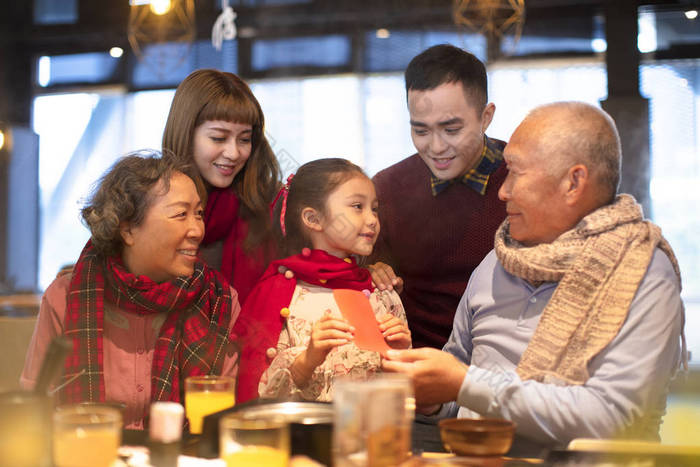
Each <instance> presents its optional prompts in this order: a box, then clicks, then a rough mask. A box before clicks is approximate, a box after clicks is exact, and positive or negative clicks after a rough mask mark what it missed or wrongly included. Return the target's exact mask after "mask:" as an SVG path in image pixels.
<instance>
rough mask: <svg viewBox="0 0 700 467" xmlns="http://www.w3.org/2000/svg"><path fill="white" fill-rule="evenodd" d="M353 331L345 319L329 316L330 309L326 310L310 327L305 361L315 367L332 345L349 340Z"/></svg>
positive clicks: (336, 345) (339, 344)
mask: <svg viewBox="0 0 700 467" xmlns="http://www.w3.org/2000/svg"><path fill="white" fill-rule="evenodd" d="M354 332H355V328H354V327H352V326H350V324H349V323H348V322H347V321H345V320H344V319H342V318H336V317H333V316H331V310H326V312H325V313H324V314H323V316H322V317H321V319H319V320H318V321H316V323H314V326H313V328H312V329H311V339H309V345H308V347H307V348H306V360H307V363H308V364H310V365H313V366H314V368H316V367H317V366H319V365H320V364H321V363H323V361H324V360H325V359H326V356H327V355H328V353H329V352H330V351H331V350H332V349H333V348H334V347H339V346H341V345H345V344H347V343H348V342H350V341H351V340H352V339H353V337H354V336H353V333H354Z"/></svg>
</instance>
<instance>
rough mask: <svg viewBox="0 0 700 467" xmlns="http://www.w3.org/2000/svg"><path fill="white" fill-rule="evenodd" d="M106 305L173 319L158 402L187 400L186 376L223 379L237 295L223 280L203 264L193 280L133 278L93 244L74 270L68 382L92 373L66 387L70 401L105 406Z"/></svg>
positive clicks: (155, 395)
mask: <svg viewBox="0 0 700 467" xmlns="http://www.w3.org/2000/svg"><path fill="white" fill-rule="evenodd" d="M105 303H109V304H112V305H114V306H116V307H117V308H119V309H121V310H124V311H127V312H129V313H137V314H141V315H145V314H151V313H161V312H165V313H168V316H167V318H166V320H165V322H164V323H163V326H162V327H161V329H160V334H159V338H158V340H157V343H156V347H155V350H154V353H153V367H152V369H151V399H152V400H154V401H176V402H179V401H180V400H181V391H182V390H183V389H184V385H183V384H182V381H183V380H184V378H185V377H186V376H190V375H206V374H220V372H221V367H222V364H223V361H224V355H226V353H227V352H228V351H229V349H230V347H231V346H232V345H233V343H232V342H231V340H230V339H229V335H228V329H229V326H230V320H231V311H232V297H231V290H230V288H229V286H228V285H227V284H226V283H225V281H224V280H223V277H221V275H220V274H219V273H218V272H216V271H214V270H212V269H209V268H208V267H207V266H205V265H204V264H203V263H201V262H197V264H196V265H195V268H194V273H193V274H192V276H190V277H188V278H177V279H175V280H173V281H170V282H165V283H162V284H157V283H155V282H153V281H152V280H150V279H149V278H148V277H146V276H136V275H134V274H131V273H130V272H128V271H127V270H126V269H125V267H124V265H123V264H122V262H121V259H120V258H118V257H111V258H106V259H105V258H104V257H103V256H102V255H100V254H98V253H97V252H96V251H95V250H94V248H93V246H92V243H91V242H89V241H88V243H87V245H86V246H85V248H84V249H83V252H82V253H81V254H80V258H79V259H78V262H77V263H76V265H75V268H74V270H73V277H72V279H71V283H70V287H69V290H68V306H67V309H66V316H65V323H64V333H65V335H66V336H68V337H70V338H72V340H73V350H72V353H71V354H70V355H69V356H68V358H67V359H66V364H65V372H64V379H65V380H67V379H70V378H71V377H73V376H75V375H77V374H79V373H80V372H81V371H83V370H84V372H83V373H82V374H81V375H80V376H79V377H78V378H77V379H75V380H74V381H73V382H71V383H70V384H69V385H68V386H67V387H66V388H64V390H63V391H62V399H63V400H64V401H66V402H81V401H104V400H105V382H104V352H103V349H104V346H103V342H102V336H103V330H104V305H105Z"/></svg>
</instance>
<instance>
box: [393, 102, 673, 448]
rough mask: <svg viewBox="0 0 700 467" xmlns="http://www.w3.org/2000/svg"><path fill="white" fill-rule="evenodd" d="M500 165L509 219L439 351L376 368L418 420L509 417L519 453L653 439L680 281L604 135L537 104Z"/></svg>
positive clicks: (585, 113)
mask: <svg viewBox="0 0 700 467" xmlns="http://www.w3.org/2000/svg"><path fill="white" fill-rule="evenodd" d="M504 156H505V160H506V163H507V164H508V170H509V173H508V177H507V178H506V180H505V182H504V183H503V185H502V187H501V189H500V197H501V199H503V200H504V201H505V202H506V209H507V211H508V218H507V220H506V221H504V222H503V224H502V225H501V227H500V228H499V230H498V233H497V234H496V238H495V248H494V250H493V251H492V252H491V253H489V254H488V255H487V256H486V258H484V261H483V262H482V263H481V264H480V265H479V267H478V268H477V269H476V270H475V271H474V274H473V275H472V277H471V278H470V280H469V285H468V286H467V290H466V292H465V293H464V297H463V298H462V301H461V302H460V304H459V308H458V309H457V313H456V315H455V321H454V329H453V331H452V335H451V336H450V339H449V341H448V343H447V345H446V346H445V348H444V351H439V350H435V349H417V350H409V351H401V352H393V353H390V359H391V360H390V361H386V362H385V364H384V368H385V370H388V371H401V372H405V373H408V374H410V375H412V377H413V380H414V384H415V390H416V402H417V403H418V404H419V405H420V406H422V407H423V409H422V412H423V413H432V412H437V411H438V408H439V405H437V404H441V403H445V402H449V403H447V404H444V405H443V406H442V408H441V409H440V411H439V412H437V416H440V417H443V416H461V417H474V416H479V415H481V416H486V417H505V418H508V419H510V420H513V421H514V422H515V423H516V425H517V431H516V433H517V434H518V435H519V441H520V443H519V444H520V446H521V449H522V447H523V446H524V445H527V443H534V445H535V446H540V447H541V446H543V445H544V446H546V447H561V446H566V444H567V443H568V442H569V441H571V440H572V439H574V438H582V437H584V438H623V439H624V438H627V439H630V438H632V439H646V440H658V437H659V425H660V423H661V416H662V415H663V413H664V408H665V406H666V393H667V390H668V385H669V382H670V379H671V378H672V377H673V375H674V374H675V372H676V370H677V368H678V366H679V361H680V360H681V359H682V360H683V362H684V363H686V362H687V358H686V355H687V354H686V352H685V349H684V347H685V346H684V340H683V338H682V323H683V303H682V301H681V297H680V290H681V283H680V272H679V270H678V263H677V262H676V258H675V256H674V255H673V252H672V250H671V247H670V246H669V245H668V243H667V242H666V240H665V239H664V238H663V237H662V236H661V230H660V229H659V228H658V227H657V226H655V225H654V224H652V223H651V222H649V221H645V220H643V218H642V212H641V208H640V206H639V205H638V204H637V203H636V202H635V201H634V198H632V197H631V196H629V195H624V194H623V195H618V196H615V194H616V191H617V186H618V181H619V177H620V160H621V151H620V139H619V136H618V133H617V129H616V128H615V124H614V123H613V121H612V119H611V118H610V116H609V115H607V114H606V113H604V112H603V111H601V110H600V109H598V108H597V107H594V106H591V105H588V104H583V103H577V102H563V103H555V104H548V105H545V106H542V107H540V108H537V109H535V110H534V111H533V112H531V113H530V114H529V115H528V116H527V117H526V118H525V120H524V121H523V122H522V123H521V124H520V126H519V127H518V128H517V129H516V130H515V132H514V133H513V136H512V137H511V139H510V141H509V143H508V146H506V148H505V152H504ZM450 401H452V402H450ZM431 404H435V405H433V406H432V407H430V405H431ZM523 441H525V443H524V442H523ZM530 446H532V444H530Z"/></svg>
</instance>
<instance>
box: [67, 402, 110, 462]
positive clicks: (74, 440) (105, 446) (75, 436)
mask: <svg viewBox="0 0 700 467" xmlns="http://www.w3.org/2000/svg"><path fill="white" fill-rule="evenodd" d="M121 436H122V415H121V412H120V411H119V410H118V409H115V408H113V407H108V406H100V405H70V406H62V407H60V408H59V409H57V410H56V411H55V412H54V414H53V456H54V464H55V465H56V467H109V466H110V465H112V463H113V462H114V460H115V459H116V458H117V449H118V448H119V445H120V444H121Z"/></svg>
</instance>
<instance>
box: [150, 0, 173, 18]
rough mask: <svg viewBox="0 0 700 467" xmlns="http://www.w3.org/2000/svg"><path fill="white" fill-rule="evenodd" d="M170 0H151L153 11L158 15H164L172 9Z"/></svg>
mask: <svg viewBox="0 0 700 467" xmlns="http://www.w3.org/2000/svg"><path fill="white" fill-rule="evenodd" d="M171 6H172V5H171V3H170V0H151V11H152V12H153V13H154V14H156V15H158V16H161V15H164V14H166V13H167V12H169V11H170V7H171Z"/></svg>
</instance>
